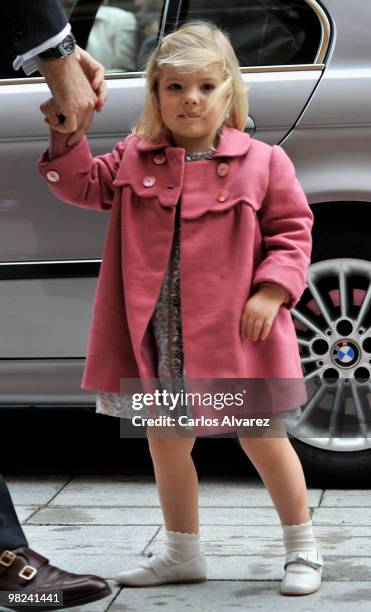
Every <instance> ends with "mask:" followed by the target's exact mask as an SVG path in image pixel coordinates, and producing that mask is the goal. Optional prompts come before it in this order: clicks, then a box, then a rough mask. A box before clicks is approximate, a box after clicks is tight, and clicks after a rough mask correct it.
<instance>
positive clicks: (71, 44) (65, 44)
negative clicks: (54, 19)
mask: <svg viewBox="0 0 371 612" xmlns="http://www.w3.org/2000/svg"><path fill="white" fill-rule="evenodd" d="M74 49H75V40H74V38H73V37H72V36H71V34H68V35H67V36H66V38H64V39H63V40H62V42H60V43H59V50H60V52H61V53H62V55H71V53H73V52H74Z"/></svg>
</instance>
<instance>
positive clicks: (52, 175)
mask: <svg viewBox="0 0 371 612" xmlns="http://www.w3.org/2000/svg"><path fill="white" fill-rule="evenodd" d="M46 178H47V179H48V181H51V182H52V183H56V182H57V181H59V173H58V172H56V171H55V170H49V171H48V172H47V173H46Z"/></svg>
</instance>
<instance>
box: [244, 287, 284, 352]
mask: <svg viewBox="0 0 371 612" xmlns="http://www.w3.org/2000/svg"><path fill="white" fill-rule="evenodd" d="M285 298H286V291H285V290H284V289H282V287H279V286H278V285H269V286H268V285H266V286H264V287H260V289H258V291H257V292H256V293H255V294H254V295H253V296H252V297H251V298H249V299H248V300H247V302H246V304H245V307H244V309H243V313H242V316H241V323H240V333H241V337H242V338H247V339H248V340H252V341H254V342H255V341H256V340H266V338H267V337H268V336H269V333H270V330H271V327H272V324H273V321H274V319H275V317H276V316H277V313H278V311H279V308H280V306H281V304H282V303H283V302H284V301H285Z"/></svg>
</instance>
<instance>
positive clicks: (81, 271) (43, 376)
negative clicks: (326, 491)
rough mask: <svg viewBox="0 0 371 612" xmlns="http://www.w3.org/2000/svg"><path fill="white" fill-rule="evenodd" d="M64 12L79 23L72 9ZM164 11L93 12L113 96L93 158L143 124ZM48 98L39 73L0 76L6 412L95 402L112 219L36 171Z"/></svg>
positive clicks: (1, 384)
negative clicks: (146, 70) (86, 374)
mask: <svg viewBox="0 0 371 612" xmlns="http://www.w3.org/2000/svg"><path fill="white" fill-rule="evenodd" d="M92 4H94V3H92ZM62 5H63V6H64V8H65V10H66V12H67V14H68V16H69V17H70V18H71V22H73V18H74V8H75V6H76V3H75V2H70V1H69V0H64V1H62ZM165 5H166V3H164V2H163V0H156V1H154V0H153V1H151V2H141V1H140V0H133V1H131V2H124V3H117V2H116V3H107V2H102V3H101V6H100V7H99V9H98V12H96V14H95V9H96V8H97V7H94V16H93V23H92V24H90V25H91V26H92V27H91V28H90V34H89V37H88V40H87V48H88V50H91V51H94V53H95V55H96V56H97V58H98V59H101V60H104V62H105V64H106V65H107V66H108V68H107V79H108V90H109V95H108V100H107V103H106V106H105V109H104V112H103V113H102V114H101V115H96V116H95V119H94V124H93V126H92V128H91V130H90V133H89V143H90V146H91V149H92V151H93V153H94V154H99V153H104V152H107V151H109V150H111V149H112V148H113V146H114V145H115V144H116V143H117V142H118V141H119V140H121V139H123V137H124V136H125V135H126V134H128V133H129V132H130V129H131V126H132V125H133V123H134V122H135V120H136V119H137V118H138V115H139V113H140V109H141V106H142V101H143V88H144V78H143V72H142V70H141V68H142V64H141V62H143V57H144V56H145V53H146V52H148V50H149V49H150V48H151V46H153V44H156V40H157V36H158V33H159V32H160V29H161V24H162V21H163V19H164V18H165V16H166V13H165V12H164V10H163V9H164V6H165ZM146 50H147V51H146ZM138 62H139V63H138ZM1 76H2V77H3V78H1ZM49 95H50V94H49V91H48V88H47V86H46V85H45V83H44V82H43V79H42V78H40V76H37V75H36V76H35V75H31V76H30V77H26V76H25V75H24V74H23V73H22V71H20V72H19V73H14V74H9V71H7V72H6V73H5V72H4V73H3V75H1V74H0V96H1V98H0V99H1V103H0V212H1V224H0V292H1V300H0V339H1V341H0V403H2V404H3V405H4V404H13V403H17V404H26V405H29V404H33V405H39V404H50V403H53V404H57V403H61V404H63V405H66V404H74V403H76V402H79V403H87V404H89V403H91V402H92V398H93V395H92V396H89V394H88V393H86V392H84V391H81V390H80V379H81V374H82V368H83V364H84V355H85V350H86V342H87V336H88V327H89V321H90V315H91V310H92V304H93V298H94V291H95V287H96V282H97V276H98V272H99V263H100V261H101V255H102V250H103V243H104V236H105V231H106V225H107V219H108V215H107V214H106V213H97V212H92V211H86V210H82V209H78V208H76V207H71V206H68V205H66V204H64V203H62V202H60V201H58V200H57V199H56V198H55V197H54V196H52V195H51V194H50V192H49V190H48V188H47V185H46V184H45V183H44V181H43V180H42V179H41V177H40V176H39V175H38V173H37V170H36V163H37V159H38V157H39V156H40V154H41V152H42V151H43V150H44V149H45V148H46V147H47V143H48V128H47V126H46V125H45V123H44V122H43V118H42V115H41V113H40V111H39V106H40V103H41V102H42V101H43V100H45V99H46V98H48V97H49Z"/></svg>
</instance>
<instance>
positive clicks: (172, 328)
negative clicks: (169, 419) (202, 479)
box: [39, 22, 323, 595]
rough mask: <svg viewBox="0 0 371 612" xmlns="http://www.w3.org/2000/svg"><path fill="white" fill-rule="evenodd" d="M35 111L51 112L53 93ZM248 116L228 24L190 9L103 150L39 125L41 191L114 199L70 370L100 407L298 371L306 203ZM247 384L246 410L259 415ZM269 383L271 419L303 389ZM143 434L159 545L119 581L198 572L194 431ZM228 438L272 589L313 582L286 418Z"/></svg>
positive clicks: (175, 578) (104, 205)
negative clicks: (140, 388)
mask: <svg viewBox="0 0 371 612" xmlns="http://www.w3.org/2000/svg"><path fill="white" fill-rule="evenodd" d="M42 110H43V112H44V113H45V115H46V121H47V122H48V123H49V125H50V126H51V127H52V126H53V122H55V121H56V116H55V113H56V108H55V106H54V104H53V100H50V101H48V102H46V103H44V105H43V106H42ZM246 120H247V101H246V88H245V86H244V83H243V81H242V79H241V75H240V70H239V65H238V61H237V59H236V56H235V54H234V51H233V49H232V47H231V45H230V42H229V40H228V38H227V37H226V36H225V35H224V34H223V33H222V32H221V31H220V30H218V29H217V28H216V27H214V26H213V25H210V24H208V23H204V22H193V23H190V24H186V25H184V26H182V27H181V28H180V29H179V30H177V31H176V32H174V33H171V34H169V35H167V36H166V37H165V38H164V39H163V41H162V43H161V44H160V45H159V46H158V47H157V48H156V49H155V51H154V52H153V53H152V55H151V57H150V58H149V61H148V65H147V83H146V98H145V105H144V112H143V115H142V117H141V119H140V120H139V123H138V124H137V125H136V127H135V128H134V130H133V133H132V134H131V135H129V136H128V137H127V138H126V140H125V141H124V142H121V143H119V144H118V145H117V146H116V147H115V149H114V150H113V152H112V153H111V154H107V155H102V156H99V157H95V158H92V156H91V153H90V150H89V148H88V145H87V141H86V138H85V137H84V138H83V139H81V140H80V142H79V143H77V144H75V145H74V146H73V147H67V145H66V140H67V137H66V136H64V135H61V134H58V133H57V132H55V131H54V130H51V143H50V146H49V149H48V150H47V151H46V152H45V153H44V154H43V156H42V158H41V160H40V163H39V169H40V172H41V174H42V176H44V177H45V178H46V180H47V181H48V183H49V186H50V188H51V190H52V191H53V193H54V194H56V195H57V196H58V197H59V198H60V199H62V200H64V201H66V202H69V203H71V204H75V205H77V206H81V207H86V208H91V209H96V210H110V211H111V212H110V220H109V227H108V232H107V238H106V243H105V247H104V253H103V262H102V266H101V271H100V275H99V280H98V286H97V293H96V298H95V304H94V314H93V320H92V326H91V331H90V336H89V343H88V350H87V360H86V366H85V371H84V377H83V381H82V388H84V389H95V390H97V391H98V399H97V407H98V411H99V412H103V413H106V414H111V415H115V416H121V417H122V416H125V417H129V416H130V417H132V416H133V415H135V413H133V410H131V412H130V408H129V407H128V402H127V399H128V396H127V394H125V393H124V392H125V385H124V386H122V385H120V380H124V379H140V380H141V381H145V380H146V379H155V378H157V377H158V379H159V380H160V382H161V384H162V389H166V388H168V387H167V385H168V384H170V386H171V388H172V389H174V385H177V384H178V382H179V381H180V387H176V388H178V389H179V388H183V387H184V384H185V382H184V381H185V380H186V377H187V380H189V379H214V380H216V379H218V380H219V379H228V380H229V379H234V380H235V379H245V380H247V379H249V380H260V381H264V382H265V383H266V384H267V385H268V386H269V384H270V382H271V381H273V380H278V381H280V380H281V382H282V380H283V379H284V380H285V381H287V380H296V381H299V382H300V384H302V383H303V380H302V370H301V364H300V357H299V352H298V347H297V341H296V334H295V329H294V326H293V322H292V319H291V316H290V308H292V307H293V306H295V304H296V303H297V302H298V301H299V299H300V297H301V294H302V292H303V291H304V288H305V282H306V272H307V268H308V265H309V261H310V251H311V235H310V232H311V227H312V222H313V215H312V213H311V211H310V208H309V206H308V204H307V201H306V198H305V195H304V193H303V190H302V188H301V187H300V184H299V183H298V180H297V179H296V177H295V171H294V168H293V165H292V163H291V161H290V160H289V159H288V157H287V155H286V154H285V153H284V151H283V150H282V149H281V148H280V147H278V146H276V145H275V146H273V147H272V146H270V145H267V144H265V143H263V142H259V141H257V140H252V139H251V138H250V137H249V136H248V135H247V134H245V133H244V131H243V130H244V127H245V125H246ZM54 124H55V123H54ZM169 381H170V383H169ZM283 389H285V387H283ZM281 390H282V388H281ZM256 397H258V398H259V395H258V396H256V395H255V402H252V404H251V403H250V405H249V407H248V410H250V411H251V414H253V413H254V412H255V413H256V412H257V411H259V409H260V412H261V413H262V414H266V413H267V408H265V407H262V406H260V407H259V406H258V405H257V404H258V399H256ZM261 397H263V396H261ZM277 397H281V400H280V401H281V402H282V403H281V404H279V401H278V400H277ZM270 398H271V404H270V406H269V410H268V412H269V414H270V415H271V416H273V419H272V420H273V421H274V420H277V418H279V415H280V413H281V414H284V413H288V411H289V412H293V411H294V409H297V407H298V405H300V404H301V403H304V401H305V399H306V397H305V394H303V393H302V392H299V393H297V394H295V393H293V394H290V393H287V394H286V393H285V392H283V393H281V395H279V393H277V394H276V395H275V394H274V393H273V394H272V393H271V394H270ZM160 429H161V432H160ZM164 430H165V431H166V432H167V433H168V434H169V435H167V436H164V435H161V433H163V432H164ZM235 430H236V428H235ZM197 431H200V430H198V429H197V427H195V428H194V429H193V430H192V432H197ZM245 431H246V430H245ZM210 433H214V431H212V428H211V431H210ZM147 436H148V443H149V450H150V453H151V457H152V460H153V464H154V471H155V477H156V483H157V487H158V491H159V497H160V501H161V506H162V510H163V515H164V522H165V526H166V537H167V542H166V548H165V550H164V552H163V553H162V554H161V555H158V556H152V557H149V558H148V559H146V560H145V561H144V562H143V563H142V564H141V565H140V566H139V567H138V568H137V569H134V570H133V571H128V572H124V571H123V572H120V573H119V575H118V577H117V580H118V581H119V582H120V583H121V584H124V585H128V586H142V587H143V586H152V585H158V584H165V583H174V582H178V583H179V582H198V581H203V580H206V559H205V556H204V554H203V552H202V551H201V547H200V538H199V521H198V498H197V496H198V482H197V473H196V470H195V466H194V463H193V460H192V458H191V451H192V448H193V445H194V442H195V435H194V434H193V435H192V434H190V433H189V430H188V435H187V436H184V435H181V433H179V428H174V427H172V426H171V425H170V424H168V427H163V428H159V427H157V428H156V426H155V425H154V424H152V425H149V426H148V427H147ZM239 439H240V443H241V446H242V448H243V450H244V451H245V453H246V455H247V456H248V457H249V459H250V460H251V461H252V463H253V464H254V466H255V467H256V469H257V471H258V472H259V474H260V476H261V478H262V480H263V482H264V483H265V485H266V487H267V489H268V491H269V493H270V495H271V498H272V500H273V502H274V504H275V506H276V509H277V512H278V515H279V518H280V520H281V525H282V529H283V542H284V545H285V548H286V553H287V556H286V562H285V566H284V568H285V574H284V578H283V582H282V586H281V592H282V593H284V594H287V595H305V594H308V593H312V592H314V591H316V590H318V588H319V586H320V582H321V571H322V565H323V561H322V557H321V555H320V552H319V550H318V547H317V544H316V541H315V538H314V534H313V530H312V524H311V519H310V516H309V512H308V504H307V492H306V484H305V479H304V475H303V471H302V467H301V464H300V461H299V459H298V457H297V455H296V453H295V451H294V449H293V447H292V446H291V444H290V442H289V440H288V438H287V435H286V432H285V431H283V432H282V433H281V435H279V436H277V435H276V436H273V435H269V430H268V433H266V434H265V435H256V436H255V437H254V436H252V435H244V431H243V430H241V429H240V430H239Z"/></svg>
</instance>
